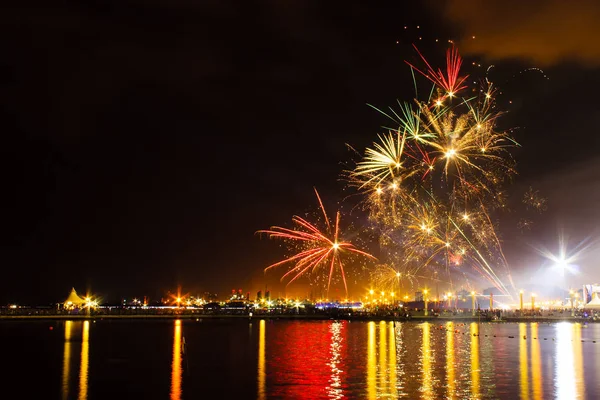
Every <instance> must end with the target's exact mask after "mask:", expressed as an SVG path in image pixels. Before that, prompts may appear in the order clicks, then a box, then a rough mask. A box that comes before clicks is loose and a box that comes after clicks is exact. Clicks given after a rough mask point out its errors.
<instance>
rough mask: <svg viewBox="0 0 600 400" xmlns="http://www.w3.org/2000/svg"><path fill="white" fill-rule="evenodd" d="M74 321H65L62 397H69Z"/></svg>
mask: <svg viewBox="0 0 600 400" xmlns="http://www.w3.org/2000/svg"><path fill="white" fill-rule="evenodd" d="M72 330H73V321H65V348H64V351H63V371H62V398H63V399H68V398H69V373H70V363H71V336H72V334H73V332H72Z"/></svg>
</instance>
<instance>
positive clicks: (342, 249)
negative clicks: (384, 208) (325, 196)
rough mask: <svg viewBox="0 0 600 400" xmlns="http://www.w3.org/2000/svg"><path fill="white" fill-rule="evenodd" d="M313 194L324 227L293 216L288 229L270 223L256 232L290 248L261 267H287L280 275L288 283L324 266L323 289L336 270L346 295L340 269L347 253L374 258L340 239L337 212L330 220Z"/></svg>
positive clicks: (266, 269)
mask: <svg viewBox="0 0 600 400" xmlns="http://www.w3.org/2000/svg"><path fill="white" fill-rule="evenodd" d="M315 194H316V196H317V200H318V202H319V208H320V209H321V211H322V213H323V217H324V220H325V226H324V227H323V229H322V230H321V229H319V228H318V227H317V226H316V224H313V223H311V222H309V221H307V220H306V219H304V218H301V217H298V216H294V217H293V218H292V222H293V223H294V227H293V228H291V229H289V228H283V227H279V226H272V227H271V228H270V229H267V230H261V231H258V232H257V233H265V234H267V235H269V237H270V238H272V239H282V240H284V241H285V242H286V243H287V244H288V247H289V249H290V250H291V251H294V254H293V255H291V256H289V257H287V258H285V259H284V260H282V261H279V262H277V263H275V264H272V265H270V266H268V267H267V268H265V272H266V271H268V270H269V269H272V268H276V267H279V266H284V265H287V266H289V267H290V268H289V270H288V271H287V272H286V273H285V274H284V275H283V276H282V277H281V280H282V281H284V280H286V279H289V281H288V283H287V284H288V285H289V284H291V283H292V282H294V281H295V280H297V279H298V278H300V277H302V276H303V275H305V274H313V273H316V272H318V271H319V270H320V269H323V268H326V270H327V271H328V272H327V291H328V292H329V287H330V285H331V280H332V277H333V275H334V273H335V271H336V269H337V270H339V273H340V275H341V277H342V280H343V282H344V288H345V289H346V294H347V293H348V286H347V283H346V273H345V271H344V264H345V260H344V258H345V257H347V256H351V255H359V256H363V257H367V258H371V259H375V257H373V256H372V255H370V254H368V253H366V252H364V251H362V250H359V249H357V248H356V247H355V246H354V245H353V244H352V243H350V242H348V241H344V240H342V238H341V235H340V212H339V211H338V212H337V213H336V217H335V221H331V220H330V219H329V217H328V216H327V212H326V211H325V207H324V206H323V202H322V201H321V198H320V196H319V193H318V192H317V190H316V189H315Z"/></svg>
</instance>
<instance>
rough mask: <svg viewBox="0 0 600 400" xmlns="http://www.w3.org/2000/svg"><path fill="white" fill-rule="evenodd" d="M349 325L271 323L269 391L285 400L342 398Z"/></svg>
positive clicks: (268, 346)
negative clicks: (294, 399) (292, 399)
mask: <svg viewBox="0 0 600 400" xmlns="http://www.w3.org/2000/svg"><path fill="white" fill-rule="evenodd" d="M347 324H348V322H346V321H340V322H333V321H332V322H329V321H328V322H321V321H312V322H310V323H308V322H293V323H281V324H278V323H276V322H270V323H269V324H268V325H269V326H268V327H267V330H268V335H269V340H268V341H267V352H266V353H267V387H268V388H269V395H270V396H273V397H284V398H297V397H301V398H306V399H316V398H323V397H329V398H340V397H341V396H342V395H343V389H344V383H345V376H346V373H347V372H346V365H345V364H346V362H345V360H346V351H347V339H346V331H347Z"/></svg>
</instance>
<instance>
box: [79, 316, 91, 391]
mask: <svg viewBox="0 0 600 400" xmlns="http://www.w3.org/2000/svg"><path fill="white" fill-rule="evenodd" d="M89 352H90V321H83V332H82V334H81V362H80V365H79V399H80V400H85V399H87V392H88V368H89V367H88V366H89Z"/></svg>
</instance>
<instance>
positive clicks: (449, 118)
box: [348, 47, 543, 294]
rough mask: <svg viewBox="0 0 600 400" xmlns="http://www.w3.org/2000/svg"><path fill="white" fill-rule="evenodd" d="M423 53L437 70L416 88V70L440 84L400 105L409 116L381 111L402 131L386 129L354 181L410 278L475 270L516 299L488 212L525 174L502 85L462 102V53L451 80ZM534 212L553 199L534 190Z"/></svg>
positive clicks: (455, 58) (454, 57)
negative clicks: (431, 271) (504, 126)
mask: <svg viewBox="0 0 600 400" xmlns="http://www.w3.org/2000/svg"><path fill="white" fill-rule="evenodd" d="M415 49H416V47H415ZM417 52H418V54H419V56H420V57H421V58H422V60H423V61H424V63H425V65H426V67H427V68H426V70H425V72H423V71H421V70H419V69H417V68H415V67H414V66H413V65H411V64H409V65H410V66H411V73H412V75H413V81H414V72H413V70H415V69H416V70H417V71H418V72H420V73H421V74H423V75H425V76H426V77H427V78H428V79H429V80H431V81H432V82H433V83H434V87H433V88H432V90H431V92H430V95H429V97H428V98H427V100H426V101H420V100H418V99H414V102H412V103H406V102H404V103H402V102H398V104H399V106H400V110H399V112H396V111H394V110H393V109H391V108H390V111H389V112H384V111H381V110H380V109H378V108H376V107H374V106H371V107H372V108H374V109H375V110H377V111H379V112H381V113H382V114H383V115H384V116H386V117H387V118H389V119H390V120H391V121H393V122H394V123H395V124H396V127H395V128H393V127H386V128H385V129H386V130H388V133H387V134H385V135H379V140H378V141H377V142H375V143H374V144H373V146H371V147H369V148H367V149H366V150H365V153H364V157H363V159H362V160H360V161H359V162H358V163H357V164H356V167H355V168H354V169H353V170H352V171H349V172H348V176H349V181H350V183H351V185H353V186H356V187H357V188H358V189H359V190H360V191H362V192H365V193H367V194H368V196H367V197H366V199H365V206H364V207H365V209H366V210H367V211H368V213H369V220H370V221H371V222H372V223H373V224H374V227H375V228H376V229H378V230H379V231H380V232H381V234H382V238H385V240H384V241H383V242H381V246H382V251H384V253H385V252H387V254H388V258H389V260H387V261H388V262H391V263H392V264H394V265H396V266H397V267H396V268H397V269H399V270H401V271H402V273H407V274H411V273H412V274H416V273H418V272H419V271H420V270H421V269H422V268H425V267H427V266H430V265H431V266H433V267H444V268H445V270H446V272H447V273H448V276H449V277H451V275H452V274H453V273H454V272H453V271H457V268H459V267H462V266H463V265H464V266H467V265H471V266H472V268H473V269H474V270H475V271H477V272H478V273H479V274H480V276H481V277H482V278H483V279H485V280H486V281H489V282H491V283H492V284H493V285H494V286H496V287H498V288H499V289H500V290H501V291H502V292H503V293H506V294H508V293H509V292H508V290H507V289H506V286H505V285H504V284H503V282H502V280H501V279H500V278H499V277H498V275H497V273H496V271H495V269H494V267H495V265H494V266H492V265H491V264H495V263H496V261H499V262H500V264H502V266H503V267H504V268H503V270H504V272H506V275H507V277H508V281H509V282H511V285H512V277H511V274H510V269H509V266H508V262H507V261H506V257H505V256H504V253H503V251H502V246H501V242H500V239H499V237H498V235H497V233H496V228H495V226H494V224H493V223H492V219H491V217H490V215H489V211H488V210H501V209H503V208H504V206H505V201H506V200H505V199H506V195H505V194H504V192H503V190H502V185H503V184H504V183H505V182H507V181H508V180H509V178H510V176H512V175H513V174H515V173H516V171H515V168H514V163H513V161H512V158H511V157H510V153H509V150H510V148H513V147H515V146H518V143H516V142H515V140H514V139H513V138H512V137H511V136H510V134H509V132H498V131H497V130H496V121H497V119H498V117H499V116H500V115H502V112H498V111H495V105H494V96H495V93H496V90H497V89H496V88H494V86H493V83H491V82H490V81H489V80H487V79H486V80H485V82H482V87H481V88H480V90H479V95H476V96H472V97H468V98H458V97H457V95H456V93H457V92H459V91H460V90H462V89H465V88H467V84H466V83H467V81H466V76H464V77H461V76H460V67H461V64H462V59H461V58H460V56H459V55H458V51H457V50H456V48H454V47H452V48H451V49H449V50H448V52H447V54H446V72H445V73H443V72H442V70H441V69H437V70H435V69H434V68H433V67H432V66H431V64H430V63H429V62H428V61H427V60H426V59H425V58H424V57H423V55H422V54H421V53H420V52H419V51H418V49H417ZM415 91H416V81H415ZM436 93H437V95H436ZM436 96H437V97H436ZM453 97H454V98H456V99H459V101H455V102H454V104H452V102H451V101H449V100H448V99H449V98H450V100H451V98H453ZM524 203H525V204H527V205H528V206H530V207H531V208H534V209H535V208H536V207H542V206H543V199H540V198H539V196H538V195H537V193H535V192H533V191H530V193H528V196H526V198H525V199H524ZM458 220H460V222H457V221H458ZM488 260H490V261H488ZM491 260H495V261H493V262H492V261H491ZM464 273H465V271H463V274H464ZM513 286H514V285H513ZM513 289H514V287H513Z"/></svg>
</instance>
